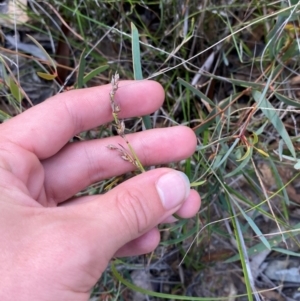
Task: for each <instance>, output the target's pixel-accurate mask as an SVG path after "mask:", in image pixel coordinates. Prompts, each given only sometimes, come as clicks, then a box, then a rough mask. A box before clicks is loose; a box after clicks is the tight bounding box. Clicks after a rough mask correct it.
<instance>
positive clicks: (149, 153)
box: [42, 126, 196, 204]
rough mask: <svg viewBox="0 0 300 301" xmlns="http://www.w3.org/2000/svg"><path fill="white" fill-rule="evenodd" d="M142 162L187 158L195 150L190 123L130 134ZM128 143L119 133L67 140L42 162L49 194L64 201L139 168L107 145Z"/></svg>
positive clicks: (194, 139)
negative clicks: (78, 140)
mask: <svg viewBox="0 0 300 301" xmlns="http://www.w3.org/2000/svg"><path fill="white" fill-rule="evenodd" d="M127 137H128V140H129V142H130V144H131V145H132V147H133V149H134V150H135V152H136V153H137V156H138V158H139V159H140V161H141V163H142V164H143V165H145V166H147V165H158V164H163V163H169V162H175V161H179V160H182V159H184V158H187V157H188V156H190V155H191V154H193V152H194V151H195V147H196V137H195V135H194V133H193V131H192V130H191V129H189V128H187V127H182V126H179V127H172V128H166V129H155V130H149V131H145V132H140V133H135V134H131V135H128V136H127ZM119 143H120V144H121V145H123V146H124V147H125V148H126V149H127V145H126V143H125V142H124V140H123V139H122V138H120V137H109V138H105V139H101V140H91V141H84V142H77V143H71V144H68V145H67V146H66V147H64V148H63V149H62V150H61V151H60V152H59V153H58V154H56V155H55V156H53V157H52V158H49V159H46V160H44V161H43V162H42V164H43V166H44V169H45V191H46V196H47V198H48V200H49V199H51V201H53V202H54V203H56V204H58V203H61V202H63V201H65V200H67V199H69V198H70V197H72V196H74V195H75V194H76V193H77V192H79V191H81V190H82V189H84V188H86V187H87V186H89V185H91V184H92V183H95V182H97V181H101V180H104V179H108V178H111V177H114V176H118V175H122V174H124V173H126V172H129V171H131V170H134V169H136V168H135V167H134V166H133V165H132V164H131V163H129V162H127V161H124V160H123V159H122V158H121V156H120V154H119V152H117V151H113V150H110V149H108V148H107V145H110V144H113V145H115V146H119V145H118V144H119Z"/></svg>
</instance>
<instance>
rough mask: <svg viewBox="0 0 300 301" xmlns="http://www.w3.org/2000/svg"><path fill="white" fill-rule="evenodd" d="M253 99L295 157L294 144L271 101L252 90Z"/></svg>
mask: <svg viewBox="0 0 300 301" xmlns="http://www.w3.org/2000/svg"><path fill="white" fill-rule="evenodd" d="M252 95H253V98H254V100H255V101H256V102H257V106H258V107H259V108H260V109H261V110H262V112H263V113H264V114H265V116H266V117H267V118H268V119H269V121H270V122H271V123H272V124H273V126H274V127H275V129H276V130H277V132H278V133H279V135H280V136H281V137H282V139H283V140H284V142H285V144H286V145H287V147H288V149H289V151H290V152H291V154H292V156H293V157H294V158H295V157H296V152H295V148H294V145H293V143H292V141H291V138H290V136H289V134H288V132H287V130H286V129H285V127H284V124H283V122H282V121H281V119H280V118H279V116H278V114H277V112H276V110H275V108H274V107H273V106H272V105H271V103H270V102H269V101H268V100H267V99H266V98H265V97H262V93H261V92H259V91H255V90H254V91H253V92H252Z"/></svg>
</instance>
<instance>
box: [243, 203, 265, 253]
mask: <svg viewBox="0 0 300 301" xmlns="http://www.w3.org/2000/svg"><path fill="white" fill-rule="evenodd" d="M240 209H241V208H240ZM240 211H241V213H242V215H243V216H244V218H245V219H246V221H247V222H248V224H249V226H250V227H251V228H252V230H253V231H254V232H255V233H256V235H257V236H258V238H259V239H260V240H261V242H262V243H263V244H264V245H265V247H266V248H267V249H268V250H271V246H270V244H269V242H268V241H267V239H266V238H265V236H264V235H263V234H262V232H261V231H260V229H259V228H258V227H257V226H256V224H255V223H254V221H253V220H252V218H251V217H250V216H249V215H247V214H246V213H245V212H244V211H243V210H240Z"/></svg>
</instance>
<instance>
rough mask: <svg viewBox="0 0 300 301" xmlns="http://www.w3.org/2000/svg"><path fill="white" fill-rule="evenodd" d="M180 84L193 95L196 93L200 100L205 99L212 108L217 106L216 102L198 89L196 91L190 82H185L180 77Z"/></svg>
mask: <svg viewBox="0 0 300 301" xmlns="http://www.w3.org/2000/svg"><path fill="white" fill-rule="evenodd" d="M177 80H178V82H179V83H180V84H181V85H183V86H184V87H186V88H187V89H188V90H190V91H191V92H192V93H194V94H195V95H197V96H198V97H199V98H200V99H203V100H204V101H206V102H208V103H209V104H210V105H211V106H213V107H215V106H216V105H215V104H214V102H213V101H212V100H210V99H209V98H208V97H207V96H206V95H205V94H203V93H202V92H201V91H199V90H198V89H196V88H195V87H193V86H192V85H190V84H189V83H188V82H186V81H185V80H183V79H182V78H180V77H178V78H177Z"/></svg>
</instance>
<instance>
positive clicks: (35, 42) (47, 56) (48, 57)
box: [27, 34, 57, 73]
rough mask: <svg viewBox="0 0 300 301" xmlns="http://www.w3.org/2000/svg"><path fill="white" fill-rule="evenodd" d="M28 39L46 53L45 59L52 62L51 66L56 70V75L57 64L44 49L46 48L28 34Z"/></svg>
mask: <svg viewBox="0 0 300 301" xmlns="http://www.w3.org/2000/svg"><path fill="white" fill-rule="evenodd" d="M27 37H28V38H29V39H30V40H31V41H32V42H33V43H34V44H35V45H36V46H37V47H38V48H39V49H41V51H42V52H43V53H44V55H45V57H46V58H47V59H48V61H49V62H50V64H51V66H52V67H53V69H54V70H55V73H56V71H57V70H56V63H55V61H54V60H53V59H52V58H51V56H50V55H49V54H48V52H47V51H46V50H45V49H44V47H43V46H42V45H41V44H40V43H39V42H38V41H37V40H36V39H35V38H34V37H32V36H31V35H29V34H27Z"/></svg>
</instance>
